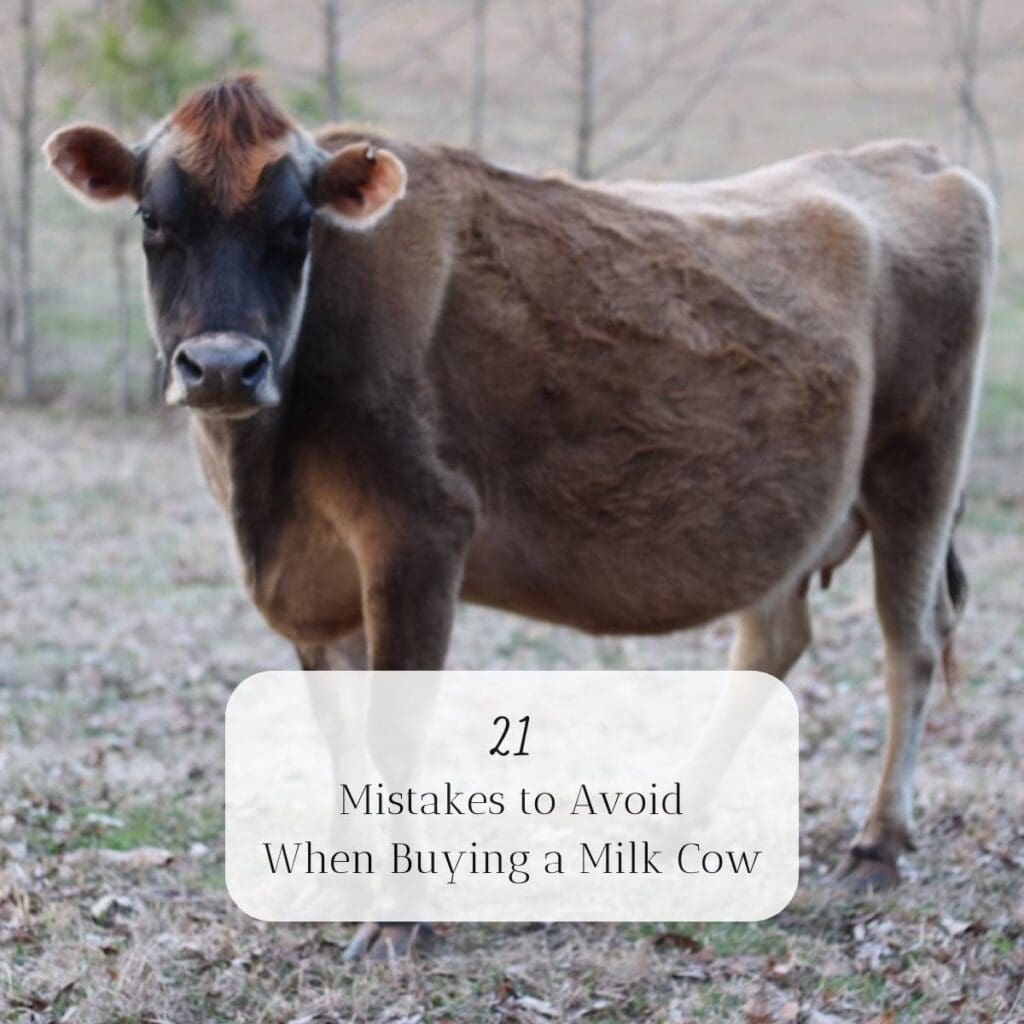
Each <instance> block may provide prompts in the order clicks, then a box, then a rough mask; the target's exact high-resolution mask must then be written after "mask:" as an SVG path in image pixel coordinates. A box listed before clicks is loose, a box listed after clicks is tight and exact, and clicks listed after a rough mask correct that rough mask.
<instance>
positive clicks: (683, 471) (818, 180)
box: [175, 83, 994, 884]
mask: <svg viewBox="0 0 1024 1024" xmlns="http://www.w3.org/2000/svg"><path fill="white" fill-rule="evenodd" d="M220 88H221V90H223V89H224V88H225V87H220ZM253 88H254V87H253V86H252V85H251V83H242V84H239V85H238V86H237V87H232V88H228V89H227V91H226V92H223V91H217V90H214V91H213V92H211V93H208V94H202V95H203V96H204V97H205V98H204V99H201V100H198V101H193V103H192V104H191V105H186V108H184V109H185V110H186V111H191V113H189V114H188V116H185V115H184V114H182V112H180V111H179V113H178V114H177V115H176V116H175V124H176V125H179V127H181V129H182V130H183V131H185V132H186V134H189V133H190V137H191V138H193V139H199V138H201V139H213V140H219V139H227V140H228V141H227V142H216V143H214V142H209V141H206V142H203V144H202V147H200V148H201V149H202V156H201V157H198V156H194V163H193V164H192V165H191V166H192V167H193V168H194V171H195V173H201V174H203V175H205V176H206V177H205V178H204V180H206V179H207V178H212V180H215V181H219V180H220V179H221V178H222V177H223V178H224V179H225V180H230V181H231V182H235V183H239V182H243V183H244V187H242V186H241V185H238V184H232V185H231V187H226V186H225V189H224V191H226V193H228V194H230V195H231V196H232V197H233V198H234V199H238V198H240V197H241V196H243V195H244V194H245V193H246V189H249V188H251V187H252V183H253V181H254V174H255V170H254V168H255V167H256V166H259V165H260V161H263V160H265V159H266V158H267V153H268V152H269V149H268V148H267V147H268V146H270V145H271V144H272V143H276V139H277V137H278V136H277V133H278V132H279V131H281V130H282V129H283V125H284V124H285V122H284V120H283V119H282V118H280V117H276V116H268V117H266V118H265V117H264V116H262V115H260V116H257V115H256V114H254V113H252V110H253V109H255V110H258V111H265V107H264V102H263V101H262V100H254V99H253V97H252V95H251V93H252V90H253ZM218 97H219V98H218ZM267 102H269V101H267ZM241 110H245V111H248V113H246V114H245V115H244V116H243V115H242V114H241V113H239V111H241ZM254 119H255V121H254ZM236 123H237V124H243V125H245V126H247V127H245V128H244V129H241V128H237V127H233V128H231V129H230V130H228V128H227V127H226V126H227V125H236ZM254 123H255V124H258V125H259V126H260V127H259V129H258V130H257V128H256V127H253V126H252V125H253V124H254ZM268 126H269V127H268ZM240 140H241V141H240ZM366 140H367V134H366V133H364V132H351V131H347V130H345V129H341V128H332V129H330V130H329V131H328V132H326V133H324V134H322V135H321V136H320V137H319V138H318V140H317V141H318V143H319V145H320V147H322V148H323V149H326V150H328V151H331V152H338V151H344V150H345V147H348V146H352V145H353V144H358V146H357V147H356V148H354V149H353V150H352V151H351V152H352V153H353V154H355V155H356V156H357V157H358V160H357V161H356V163H355V164H352V165H348V164H345V163H344V162H343V163H342V164H340V165H339V170H338V174H339V176H340V177H339V179H338V180H337V181H335V182H334V184H335V185H336V186H338V187H339V188H340V192H339V188H336V189H335V192H339V194H341V195H344V194H345V193H346V191H349V192H351V191H353V190H355V191H356V192H359V191H360V190H361V189H362V188H363V187H364V186H365V184H366V182H367V180H368V179H367V178H366V172H367V171H368V167H367V162H366V161H365V150H364V149H363V148H362V147H363V144H364V143H365V142H366ZM369 141H371V142H373V143H374V144H375V145H381V146H386V147H387V149H388V150H389V151H390V152H391V153H393V154H395V158H396V160H401V161H402V163H403V164H404V167H405V169H406V171H407V174H408V194H407V196H406V198H404V199H402V200H400V201H398V202H395V203H394V205H393V206H390V207H389V211H390V212H387V214H386V216H384V217H383V218H382V219H380V222H379V223H378V224H376V225H375V226H373V228H372V230H366V231H351V230H346V229H339V228H337V227H335V226H333V225H331V224H329V223H327V222H325V220H324V218H323V217H321V218H318V221H319V223H317V224H316V225H315V227H314V231H313V236H312V262H311V275H310V279H309V293H308V300H307V302H306V306H305V314H304V319H303V321H302V329H301V332H300V334H299V337H298V340H297V343H296V345H295V350H294V352H295V354H294V357H293V359H292V361H291V363H290V364H289V365H288V366H287V368H286V371H285V377H286V379H285V380H284V381H283V383H282V399H281V404H280V406H279V407H277V408H273V409H264V410H263V411H261V412H259V413H258V414H257V415H254V416H252V417H251V418H249V419H244V420H228V421H225V420H218V419H215V418H210V417H202V416H200V417H197V419H196V428H197V430H196V433H197V438H198V441H199V448H200V453H201V457H202V461H203V465H204V468H205V471H206V474H207V477H208V478H209V480H210V483H211V485H212V487H213V489H214V492H215V493H216V495H217V497H218V499H219V500H220V502H221V503H222V505H223V506H224V508H225V510H226V511H227V513H228V515H229V517H230V520H231V523H232V526H233V528H234V531H235V536H236V540H237V544H238V549H239V552H240V554H241V559H242V565H243V569H244V574H245V580H246V585H247V586H248V588H249V591H250V593H251V595H252V597H253V599H254V601H255V603H256V604H257V606H258V607H259V608H260V609H261V611H262V612H263V614H264V615H265V616H266V618H267V620H268V621H269V622H270V623H271V625H272V626H273V627H274V628H275V629H277V630H278V631H280V632H281V633H283V634H284V635H286V636H288V637H289V638H290V639H292V640H293V641H294V642H295V644H296V645H297V647H298V649H299V651H300V654H301V657H302V660H303V663H304V664H308V665H325V664H332V663H336V662H337V660H338V659H340V658H342V657H348V656H349V655H350V654H351V653H352V652H353V651H356V652H357V659H356V660H357V661H358V662H359V663H360V664H363V663H365V664H368V665H369V666H370V667H372V668H375V669H409V668H439V667H441V666H442V665H443V664H444V661H445V657H446V652H447V647H448V640H449V634H450V629H451V623H452V617H453V610H454V606H455V604H456V601H457V600H458V599H459V598H460V597H461V598H462V599H464V600H467V601H472V602H477V603H480V604H486V605H491V606H493V607H497V608H502V609H505V610H508V611H512V612H517V613H520V614H523V615H529V616H534V617H537V618H541V619H545V620H548V621H552V622H558V623H563V624H566V625H570V626H575V627H577V628H580V629H585V630H589V631H592V632H595V633H638V632H660V631H667V630H674V629H681V628H684V627H688V626H694V625H697V624H699V623H702V622H706V621H708V620H710V619H713V618H715V617H717V616H720V615H724V614H727V613H735V614H736V615H737V617H738V629H737V634H736V640H735V643H734V645H733V650H732V656H731V663H732V665H733V666H734V667H736V668H740V669H759V670H762V671H766V672H771V673H774V674H776V675H779V676H782V675H784V674H785V673H786V672H787V671H788V670H789V669H790V667H791V666H792V665H793V664H794V663H795V662H796V660H797V659H798V658H799V657H800V656H801V654H802V652H803V651H804V649H805V648H806V646H807V644H808V643H809V641H810V639H811V624H810V617H809V613H808V604H807V583H808V580H809V579H810V578H811V577H812V576H813V575H814V574H816V573H817V572H818V571H823V572H824V574H825V576H826V577H828V576H829V575H830V574H831V572H832V571H833V569H834V568H835V567H836V566H837V565H838V564H840V563H841V562H842V561H843V560H844V559H846V558H847V557H848V556H849V555H850V554H851V553H852V551H853V549H854V548H855V547H856V545H857V543H858V541H859V540H860V539H861V537H862V535H864V534H865V533H867V534H868V535H870V538H871V544H872V548H873V553H874V565H875V575H876V587H875V589H876V599H877V607H878V616H879V621H880V623H881V626H882V632H883V635H884V640H885V677H886V686H887V689H888V694H889V705H890V716H889V731H888V739H887V744H886V752H885V759H884V768H883V772H882V778H881V781H880V783H879V786H878V789H877V792H876V796H875V801H874V804H873V806H872V809H871V812H870V814H869V815H868V819H867V821H866V822H865V825H864V827H863V829H862V830H861V832H860V833H859V835H858V836H857V838H856V840H855V842H854V846H853V848H852V851H851V859H850V863H849V868H850V874H851V877H852V878H853V879H854V880H855V881H857V882H859V883H862V884H875V883H877V882H879V881H891V880H893V879H894V878H895V877H896V859H897V856H898V854H899V853H900V851H901V850H902V849H904V848H905V847H906V846H908V845H909V843H910V830H911V817H912V816H911V805H912V801H911V795H912V791H911V771H912V767H913V762H914V755H915V749H916V745H917V742H918V739H919V737H920V734H921V730H922V723H923V715H924V708H925V704H926V698H927V694H928V690H929V686H930V683H931V681H932V678H933V676H934V674H935V670H936V667H937V665H938V664H939V663H940V661H941V659H942V657H943V653H944V652H945V651H951V643H952V633H953V629H954V627H955V625H956V621H957V619H958V618H959V615H960V612H961V610H962V605H963V600H964V597H965V593H966V592H965V581H964V578H963V573H962V570H961V568H960V565H959V562H958V561H957V560H956V557H955V553H953V550H952V534H953V529H954V525H955V513H956V508H957V503H958V501H959V498H960V494H961V492H962V488H963V481H964V474H965V468H966V459H967V449H968V445H969V440H970V433H971V428H972V421H973V415H974V405H975V401H976V395H977V388H978V381H979V379H980V367H981V356H982V339H983V333H984V325H985V318H986V314H987V309H988V302H989V296H990V294H991V288H992V281H993V276H994V216H993V208H992V204H991V199H990V197H989V196H988V193H987V191H986V190H985V189H984V187H983V186H982V185H981V184H980V183H979V182H978V181H976V180H975V179H974V178H973V177H972V176H971V175H970V174H968V173H967V172H965V171H963V170H961V169H958V168H956V167H953V166H951V165H950V164H949V163H948V162H947V161H945V160H944V159H943V158H942V157H941V156H939V155H938V154H937V153H936V152H935V150H934V149H933V148H932V147H929V146H922V145H920V144H917V143H911V142H885V143H874V144H871V145H869V146H863V147H860V148H858V149H855V150H852V151H847V152H824V153H815V154H810V155H808V156H804V157H799V158H797V159H794V160H789V161H785V162H782V163H779V164H775V165H773V166H770V167H766V168H762V169H761V170H758V171H755V172H753V173H751V174H747V175H743V176H740V177H736V178H732V179H728V180H725V181H720V182H706V183H697V184H651V183H645V182H629V183H621V184H615V185H610V184H586V185H584V184H581V183H577V182H573V181H569V180H565V179H560V178H535V177H531V176H527V175H522V174H516V173H513V172H509V171H505V170H501V169H498V168H496V167H492V166H489V165H488V164H486V163H484V162H483V161H481V160H480V159H478V158H477V157H475V156H472V155H470V154H467V153H464V152H459V151H454V150H450V149H445V148H431V149H428V148H418V147H414V146H408V145H403V144H401V143H396V142H392V141H390V140H386V139H380V138H376V137H372V136H371V137H370V138H369ZM194 144H195V145H196V146H198V145H199V144H198V143H194ZM251 150H256V151H257V152H258V153H259V154H260V157H259V160H256V159H255V158H253V162H252V164H251V165H250V164H249V163H248V161H249V159H250V155H251V154H250V151H251ZM196 152H197V153H198V149H197V151H196ZM382 152H383V151H382ZM240 166H244V167H246V168H248V170H245V171H243V172H239V170H238V168H239V167H240ZM320 166H321V167H323V166H325V164H324V163H321V165H320ZM328 166H329V165H328ZM403 180H404V179H403ZM307 187H308V188H309V189H310V191H312V190H313V189H314V187H315V186H314V183H313V182H312V181H310V182H309V184H308V186H307ZM385 191H390V192H391V194H392V196H393V195H394V194H395V193H394V190H385ZM314 194H315V193H314ZM360 203H361V200H360V201H359V202H357V203H356V206H355V209H358V207H359V205H360ZM322 212H323V211H322ZM221 227H222V230H225V228H224V226H221Z"/></svg>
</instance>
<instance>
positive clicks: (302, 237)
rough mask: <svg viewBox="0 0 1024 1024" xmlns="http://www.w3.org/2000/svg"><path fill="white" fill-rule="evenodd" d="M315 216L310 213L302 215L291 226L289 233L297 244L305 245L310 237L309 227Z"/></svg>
mask: <svg viewBox="0 0 1024 1024" xmlns="http://www.w3.org/2000/svg"><path fill="white" fill-rule="evenodd" d="M312 220H313V214H312V212H310V211H308V210H307V211H306V212H304V213H300V214H299V215H298V216H297V217H295V218H294V219H293V220H292V222H291V224H290V226H289V233H290V234H291V236H292V239H293V240H294V241H295V242H298V243H302V244H304V243H305V241H306V239H307V238H308V237H309V225H310V224H311V223H312Z"/></svg>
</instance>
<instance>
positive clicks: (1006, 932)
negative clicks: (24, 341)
mask: <svg viewBox="0 0 1024 1024" xmlns="http://www.w3.org/2000/svg"><path fill="white" fill-rule="evenodd" d="M1020 454H1021V448H1020V445H1019V443H1017V442H1010V441H1004V442H1002V443H997V442H996V441H994V440H992V439H991V438H989V439H983V442H982V445H981V452H980V455H979V457H978V459H977V460H976V471H975V474H974V485H973V491H974V494H975V498H974V501H973V503H972V506H971V513H970V515H969V518H968V520H967V522H966V524H965V526H964V527H963V530H962V544H961V546H962V549H963V555H964V560H965V562H966V564H967V566H968V569H969V572H970V575H971V577H972V582H973V587H974V598H973V602H972V605H971V610H970V612H969V615H968V617H967V620H966V622H965V624H964V626H963V629H962V635H963V643H962V655H963V660H964V662H965V664H966V665H967V666H968V670H969V671H968V675H969V682H968V683H967V685H966V686H965V687H964V688H963V690H962V691H961V692H960V693H959V694H957V695H956V696H955V697H950V696H949V695H946V694H944V693H937V695H936V699H935V700H934V702H933V708H932V713H931V716H930V718H929V726H928V734H927V738H926V742H925V746H924V751H923V756H922V763H921V765H920V770H919V772H918V780H919V817H920V827H919V834H918V840H919V844H920V849H919V851H918V853H917V854H915V855H914V856H912V857H911V858H910V859H909V860H908V863H907V881H906V884H905V885H904V887H903V888H902V889H901V890H900V891H899V892H898V893H896V894H895V895H890V896H879V897H872V898H869V899H864V900H861V901H856V902H851V901H850V900H849V899H848V898H847V897H846V896H843V895H841V894H837V893H836V892H834V891H833V889H832V888H831V887H830V886H829V885H828V884H827V873H828V871H829V870H830V868H831V866H832V865H833V863H834V862H835V860H836V859H837V857H838V855H839V853H840V852H841V850H842V848H843V844H844V842H846V841H847V840H848V839H849V837H850V835H851V833H852V830H853V829H854V827H855V824H856V823H857V821H858V819H859V817H860V816H861V815H862V814H863V813H864V811H865V808H866V801H867V799H868V797H869V795H870V789H871V786H872V784H873V782H874V779H875V774H876V772H877V771H878V766H879V755H880V743H881V728H882V724H883V721H884V696H883V693H882V686H881V682H880V679H879V674H878V669H879V643H878V637H877V630H876V626H875V624H874V620H873V616H872V613H871V602H870V589H869V587H870V573H869V565H868V559H867V558H866V556H863V555H862V556H859V557H858V559H857V560H856V561H855V563H854V564H852V565H851V566H850V567H849V569H848V570H847V571H844V572H843V573H842V574H841V575H840V577H839V578H838V579H837V581H836V583H835V584H834V590H833V591H832V592H830V593H829V594H828V595H821V596H819V597H817V598H816V600H815V604H816V606H817V612H818V614H817V616H816V618H817V627H818V637H819V642H818V644H817V645H816V646H815V648H814V650H813V652H812V653H811V655H810V656H809V657H808V658H807V659H806V660H805V661H804V662H803V663H802V665H801V666H800V667H799V668H798V670H797V671H796V672H795V674H794V679H793V683H794V688H795V690H796V692H797V693H798V695H799V701H800V705H801V713H802V743H803V747H804V750H803V754H804V759H803V780H802V781H803V794H802V804H803V810H802V827H803V851H802V857H803V880H802V884H801V890H800V893H799V895H798V897H797V899H796V901H795V902H794V903H793V905H792V906H791V907H790V909H789V910H787V911H786V912H785V913H784V914H782V915H781V916H779V917H778V918H776V919H774V920H772V921H770V922H766V923H764V924H760V925H750V926H747V925H704V926H692V925H679V926H675V925H672V924H670V923H666V924H665V925H664V926H661V927H657V928H654V927H648V926H644V927H640V926H632V925H621V926H611V927H609V926H586V927H583V926H575V925H555V926H552V927H548V928H538V929H530V928H522V927H501V926H483V925H481V926H474V927H459V928H452V929H450V930H448V931H447V932H446V933H445V934H444V935H443V937H442V942H441V944H440V948H439V952H438V953H437V955H436V956H433V957H431V958H429V959H426V960H423V961H422V962H416V963H413V964H411V965H405V966H402V967H400V968H397V969H395V970H391V971H389V970H377V971H365V970H359V969H354V968H351V967H348V966H346V965H344V964H343V963H342V961H341V949H342V947H343V946H344V943H345V939H346V932H345V929H344V928H341V927H336V926H268V925H263V924H260V923H257V922H254V921H252V920H250V919H248V918H246V917H245V916H244V915H243V914H241V913H240V912H239V911H237V910H236V909H235V908H234V907H233V905H232V904H231V902H230V900H229V899H228V897H227V895H226V892H225V890H224V887H223V879H222V864H221V854H222V846H221V824H222V822H221V799H222V732H221V730H222V712H223V706H224V702H225V699H226V697H227V694H228V693H229V691H230V688H231V687H232V685H234V683H236V682H237V681H238V680H240V679H241V678H243V677H244V676H246V675H247V674H249V673H250V672H251V671H253V670H256V669H262V668H266V667H272V666H288V665H291V664H293V662H292V657H291V653H290V651H289V650H288V648H287V647H286V646H285V645H284V644H283V643H281V642H280V641H279V640H277V639H275V638H274V637H273V636H272V635H271V634H270V633H269V632H268V631H267V630H266V628H265V627H264V626H263V625H262V623H261V622H260V621H259V620H258V618H257V616H256V614H255V612H254V611H252V609H251V608H250V607H249V606H248V603H247V602H246V600H245V598H244V597H243V596H242V594H241V592H240V590H239V589H238V587H237V585H236V584H235V582H234V579H233V571H232V566H231V562H230V558H229V555H228V553H227V547H226V544H225V530H224V527H223V526H222V523H221V519H220V516H219V514H218V513H217V511H216V510H215V509H214V508H213V506H212V503H211V501H210V499H209V498H208V497H207V496H206V493H205V490H204V488H203V487H202V486H201V484H200V483H199V480H198V473H197V471H196V470H195V468H194V466H193V460H192V456H191V454H190V452H189V449H188V443H187V439H186V437H185V435H184V431H183V430H182V429H181V424H180V422H179V421H177V420H173V421H171V420H163V419H162V420H159V421H150V422H143V421H133V422H129V423H125V424H112V423H110V422H109V421H101V420H98V419H84V418H73V417H70V416H67V415H64V414H57V413H53V412H50V413H30V412H19V413H11V412H5V413H4V418H3V420H2V427H0V481H3V485H2V486H3V493H2V498H0V500H2V503H3V509H4V534H3V548H4V554H3V558H2V559H0V595H2V597H0V602H2V603H0V609H2V617H0V623H2V624H0V683H2V686H0V701H2V706H0V723H2V734H0V736H2V739H0V743H2V748H0V749H2V753H0V771H2V775H3V778H4V780H5V784H4V787H3V792H2V796H0V999H3V1000H6V1007H7V1012H8V1014H9V1016H10V1019H12V1020H23V1021H26V1022H28V1021H32V1022H43V1021H51V1020H74V1021H78V1022H93V1021H96V1022H101V1021H102V1022H111V1021H126V1022H127V1021H173V1022H176V1024H177V1022H192V1021H196V1022H198V1021H245V1022H253V1021H269V1022H284V1021H297V1020H303V1021H310V1022H313V1021H335V1020H338V1021H348V1020H357V1021H384V1020H389V1021H400V1020H405V1021H443V1020H450V1021H473V1020H485V1019H486V1020H490V1019H495V1020H508V1021H545V1020H574V1019H580V1018H581V1017H585V1019H587V1020H588V1021H589V1020H593V1021H616V1020H666V1021H668V1020H671V1021H685V1020H731V1019H737V1020H747V1021H774V1020H780V1021H786V1020H803V1021H817V1022H819V1024H822V1022H827V1021H829V1020H832V1019H838V1020H848V1021H862V1020H867V1019H872V1018H877V1019H879V1020H881V1021H889V1020H901V1021H902V1020H922V1021H945V1020H952V1019H958V1020H985V1021H997V1020H1002V1021H1010V1020H1013V1019H1020V1016H1021V1014H1022V1012H1024V997H1022V995H1021V984H1022V979H1024V906H1022V903H1021V879H1022V877H1024V874H1022V869H1024V820H1022V815H1021V794H1022V785H1021V779H1020V765H1021V754H1022V751H1024V733H1022V727H1021V721H1020V719H1019V715H1018V714H1017V708H1018V707H1019V694H1020V686H1021V682H1022V677H1024V673H1022V670H1021V667H1020V654H1021V644H1020V620H1021V611H1022V596H1024V595H1022V593H1021V588H1020V574H1019V567H1020V564H1021V555H1022V554H1024V550H1022V548H1024V543H1022V539H1021V538H1022V526H1024V482H1022V480H1021V479H1020V478H1019V477H1018V476H1014V475H1013V474H1012V473H1008V472H1007V471H1006V468H1007V467H1008V466H1009V465H1011V464H1012V461H1013V460H1014V459H1019V457H1020ZM727 641H728V629H727V627H725V626H724V625H721V626H713V627H711V628H709V629H706V630H703V631H700V632H696V633H693V634H689V635H685V636H678V637H672V638H667V639H663V640H653V639H652V640H646V639H645V640H626V641H622V642H620V641H593V640H588V639H585V638H583V637H580V636H577V635H575V634H571V633H568V632H564V631H559V630H555V629H551V628H548V627H545V626H541V625H537V624H533V623H527V622H524V621H521V620H516V619H512V618H508V617H503V616H500V615H496V614H492V613H485V612H481V611H477V610H467V611H465V612H464V613H463V615H462V616H461V619H460V622H459V625H458V628H457V636H456V642H455V649H454V656H453V660H454V662H455V663H457V664H458V665H460V666H466V667H484V666H489V667H493V666H505V665H516V666H519V667H534V666H536V667H558V666H600V665H604V666H613V665H620V664H629V665H633V666H650V667H683V668H685V667H696V666H705V667H713V666H717V665H719V664H721V661H722V657H723V653H724V650H725V646H726V644H727ZM154 847H155V848H159V849H161V850H165V851H167V854H169V855H170V860H169V861H167V860H166V857H165V856H164V855H163V854H154V853H150V854H145V853H139V852H138V851H139V850H140V849H142V850H145V849H146V848H154ZM125 851H127V852H125ZM165 861H166V862H165ZM106 897H113V898H114V900H113V901H111V900H109V899H105V898H106ZM0 1005H3V1004H2V1003H0Z"/></svg>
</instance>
